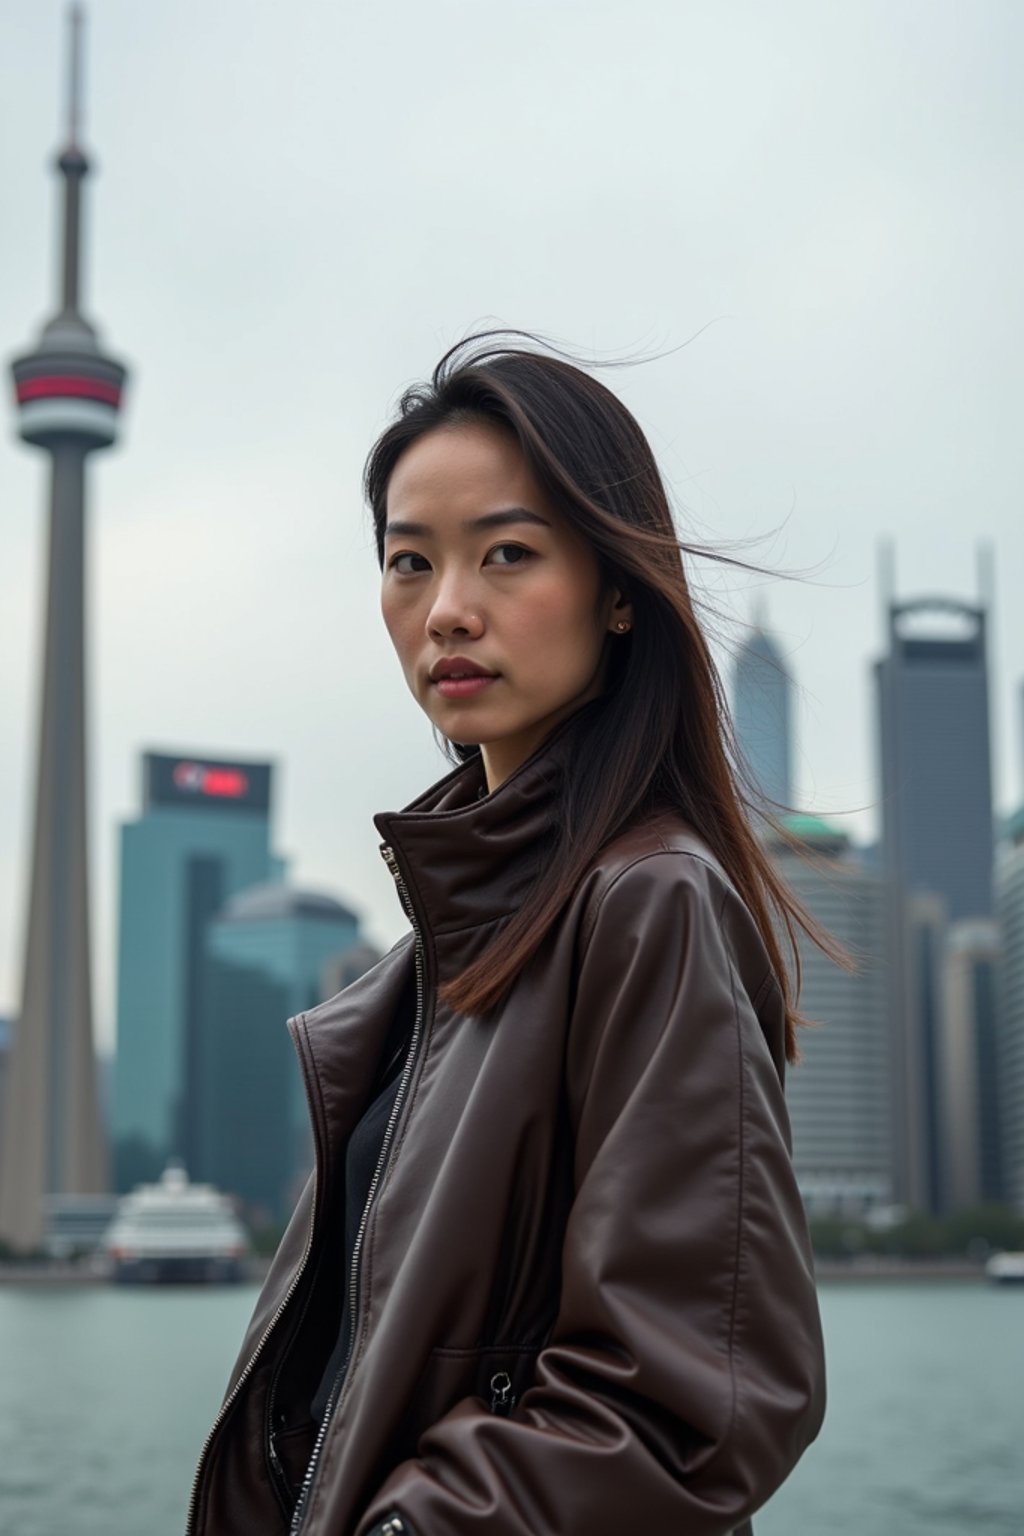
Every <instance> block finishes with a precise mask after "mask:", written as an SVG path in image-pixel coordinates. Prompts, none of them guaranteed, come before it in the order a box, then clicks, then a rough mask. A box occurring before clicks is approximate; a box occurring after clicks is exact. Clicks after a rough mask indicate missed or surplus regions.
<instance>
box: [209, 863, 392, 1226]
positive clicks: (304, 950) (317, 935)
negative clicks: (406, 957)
mask: <svg viewBox="0 0 1024 1536" xmlns="http://www.w3.org/2000/svg"><path fill="white" fill-rule="evenodd" d="M357 949H362V946H361V945H360V933H359V924H358V921H357V919H356V916H355V914H354V913H353V912H351V911H349V909H348V908H347V907H345V906H343V905H342V903H341V902H340V901H336V900H335V899H334V897H332V896H326V895H322V894H320V893H318V892H314V891H301V890H295V889H293V888H290V887H289V886H286V885H280V884H278V885H264V886H255V887H253V888H252V889H250V890H247V891H242V892H241V893H240V894H239V895H237V896H234V897H232V898H231V900H230V901H228V903H227V904H226V906H225V907H224V909H223V910H222V911H221V912H220V913H218V915H217V916H216V917H215V918H214V919H213V921H212V922H211V924H210V926H209V928H208V930H207V939H206V982H205V986H204V995H203V1023H202V1029H201V1041H200V1046H199V1057H200V1059H199V1070H198V1073H197V1079H198V1080H197V1084H196V1095H195V1100H194V1103H193V1105H192V1115H193V1117H194V1120H195V1143H196V1155H195V1157H194V1159H193V1162H194V1166H193V1167H191V1168H190V1172H192V1173H193V1175H194V1176H195V1177H197V1178H201V1179H206V1180H209V1181H210V1182H212V1183H214V1184H217V1185H218V1186H219V1187H220V1188H221V1189H224V1190H227V1191H228V1192H229V1193H230V1194H232V1195H235V1196H237V1197H238V1198H239V1199H241V1200H242V1201H243V1203H244V1205H245V1208H246V1212H247V1214H248V1215H250V1216H251V1217H262V1218H263V1219H264V1220H266V1219H274V1220H282V1219H284V1218H285V1217H287V1215H288V1214H289V1212H290V1211H291V1208H292V1206H293V1205H294V1203H295V1198H296V1196H297V1194H298V1192H299V1190H300V1189H301V1186H302V1184H303V1182H304V1181H305V1177H306V1175H307V1174H308V1173H309V1170H310V1168H311V1167H312V1153H313V1148H312V1141H311V1138H310V1134H309V1115H308V1111H307V1108H306V1097H305V1093H304V1091H303V1088H302V1080H301V1075H300V1072H299V1067H298V1062H297V1060H296V1058H295V1051H294V1049H293V1047H292V1042H291V1039H290V1038H289V1035H288V1031H287V1030H286V1028H285V1022H286V1020H287V1019H288V1018H289V1017H290V1016H291V1015H292V1014H296V1013H301V1012H302V1011H303V1009H306V1008H311V1007H313V1006H315V1004H317V1003H318V1002H321V1001H322V1000H323V998H325V997H327V996H329V995H330V986H329V983H327V982H326V978H325V974H324V973H325V970H327V969H328V965H329V963H330V969H331V970H334V969H336V968H337V965H338V964H339V962H340V961H341V957H342V956H343V955H345V956H351V955H352V954H353V952H354V951H356V950H357Z"/></svg>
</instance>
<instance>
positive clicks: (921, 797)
mask: <svg viewBox="0 0 1024 1536" xmlns="http://www.w3.org/2000/svg"><path fill="white" fill-rule="evenodd" d="M985 628H986V620H985V611H984V609H983V608H980V607H975V606H973V605H972V604H970V603H964V602H959V601H957V600H955V599H953V598H942V597H929V598H921V599H918V600H916V601H914V602H905V603H893V604H891V605H890V607H889V615H888V629H889V633H888V652H887V654H886V655H885V656H883V657H882V659H881V660H880V661H879V662H878V663H877V665H876V668H875V678H876V684H877V699H878V723H879V736H878V739H879V748H880V767H881V791H882V848H883V858H884V861H885V867H886V870H887V873H888V874H889V875H890V876H891V877H892V879H893V880H895V881H896V882H897V884H899V885H900V886H902V887H903V889H904V890H907V891H928V892H930V893H931V894H932V895H935V896H941V897H942V898H943V900H944V902H945V904H946V913H947V916H948V918H949V920H950V922H955V921H956V920H957V919H959V918H962V917H971V918H974V917H991V915H992V841H993V839H992V770H991V763H990V755H989V705H988V662H987V657H986V634H985Z"/></svg>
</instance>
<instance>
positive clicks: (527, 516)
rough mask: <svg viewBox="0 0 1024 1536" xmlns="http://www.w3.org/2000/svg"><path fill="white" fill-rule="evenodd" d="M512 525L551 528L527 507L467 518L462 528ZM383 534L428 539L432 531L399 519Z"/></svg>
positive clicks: (470, 529)
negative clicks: (534, 524) (530, 524)
mask: <svg viewBox="0 0 1024 1536" xmlns="http://www.w3.org/2000/svg"><path fill="white" fill-rule="evenodd" d="M512 523H537V524H539V526H540V527H541V528H550V527H551V524H550V522H549V521H548V519H547V518H546V517H541V515H540V513H539V512H531V511H530V510H529V508H528V507H502V508H501V509H500V510H499V511H497V512H484V513H483V514H482V515H481V516H480V517H469V518H467V519H466V520H465V522H464V523H463V525H462V526H463V528H465V529H467V531H469V532H475V531H476V530H477V529H480V528H507V527H509V526H510V525H511V524H512ZM384 533H385V536H386V537H387V536H389V535H390V536H393V537H395V538H404V539H429V538H430V537H431V535H432V533H433V529H431V528H430V527H429V526H428V525H427V524H426V523H412V522H408V521H406V520H404V519H401V518H399V519H396V520H395V521H394V522H393V523H388V524H387V525H386V527H385V529H384Z"/></svg>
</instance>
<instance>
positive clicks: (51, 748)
mask: <svg viewBox="0 0 1024 1536" xmlns="http://www.w3.org/2000/svg"><path fill="white" fill-rule="evenodd" d="M80 29H81V16H80V13H79V11H78V10H77V8H76V9H75V10H73V11H72V15H71V48H70V61H71V65H70V91H69V110H68V128H67V141H66V143H65V145H64V148H63V149H62V150H61V153H60V156H59V158H58V160H57V167H58V170H59V171H60V174H61V177H62V179H63V261H62V267H61V286H60V307H59V310H58V312H57V314H56V315H55V316H54V317H53V319H52V320H50V321H49V322H48V324H47V325H45V326H44V328H43V331H42V334H41V336H40V338H39V342H38V345H37V346H36V348H35V350H34V351H33V352H30V353H27V354H26V355H24V356H23V357H19V358H18V359H17V360H16V361H15V362H14V364H13V373H14V385H15V392H16V396H17V402H18V426H19V432H20V435H21V436H22V438H23V439H24V440H25V441H26V442H28V443H31V444H33V446H35V447H37V448H41V449H42V450H43V451H44V452H45V453H47V454H49V456H50V462H51V483H50V539H49V565H48V581H47V607H46V638H45V648H44V659H43V689H42V708H41V712H40V736H39V766H38V774H37V778H36V798H35V823H34V833H33V841H32V867H31V887H30V896H29V913H28V927H27V939H26V950H25V962H24V980H23V990H22V1002H21V1010H20V1013H19V1016H18V1020H17V1025H16V1029H15V1034H14V1041H13V1045H12V1048H11V1060H10V1067H9V1073H8V1093H7V1112H6V1114H5V1116H4V1140H3V1147H2V1149H0V1237H2V1238H4V1239H6V1240H7V1241H8V1242H9V1243H11V1244H12V1245H13V1246H15V1247H17V1248H21V1249H28V1248H33V1247H36V1246H38V1244H39V1243H40V1242H41V1239H42V1235H43V1201H44V1199H45V1197H47V1196H51V1195H62V1194H69V1195H74V1194H90V1193H95V1192H99V1191H102V1190H103V1189H105V1188H106V1184H107V1165H106V1149H105V1146H104V1140H103V1135H102V1130H101V1125H100V1116H99V1109H98V1102H97V1092H96V1064H95V1057H94V1052H93V1029H92V1003H91V992H92V984H91V974H90V957H89V911H88V885H89V882H88V864H87V838H86V793H85V774H86V762H85V752H86V735H85V591H84V556H85V488H86V460H87V458H88V456H89V454H90V453H93V452H94V451H95V450H96V449H99V448H107V447H109V446H110V445H111V444H112V443H113V442H114V440H115V437H116V434H117V420H118V412H119V409H120V405H121V394H122V389H123V387H124V381H125V369H124V368H123V366H122V365H121V364H120V363H118V362H116V361H115V360H114V359H113V358H111V357H108V356H107V355H106V354H105V353H103V352H102V351H101V350H100V347H99V344H98V341H97V338H96V332H95V330H94V328H93V326H92V325H91V324H90V323H89V322H88V320H86V319H85V317H84V315H83V314H82V311H81V307H80V294H81V216H82V207H81V201H82V182H83V180H84V178H85V176H86V174H87V173H88V171H89V161H88V160H87V158H86V156H85V153H84V151H83V149H82V145H81V141H80V91H79V79H80V52H81V50H80Z"/></svg>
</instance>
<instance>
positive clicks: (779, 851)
mask: <svg viewBox="0 0 1024 1536" xmlns="http://www.w3.org/2000/svg"><path fill="white" fill-rule="evenodd" d="M784 825H785V826H786V828H787V830H788V831H789V832H790V833H791V834H792V835H794V836H796V837H797V838H799V839H800V841H801V842H802V843H803V845H804V847H805V848H806V849H807V850H808V851H809V852H810V853H811V854H812V855H813V856H814V862H813V863H808V862H805V860H804V859H802V858H801V857H799V856H798V854H797V853H796V852H795V850H794V849H793V848H791V847H790V845H789V844H787V843H785V842H783V841H781V840H778V841H774V840H773V841H772V843H771V844H770V851H771V856H772V860H773V862H774V863H775V865H776V867H777V868H778V869H779V871H780V873H781V874H782V875H783V877H784V878H785V880H786V882H787V884H788V885H789V886H790V887H791V888H792V890H793V891H795V893H796V895H797V896H798V897H799V898H800V901H801V902H802V903H803V905H804V906H805V907H806V909H807V910H808V911H809V912H810V913H811V915H812V916H813V917H815V918H816V919H817V920H818V921H819V922H820V923H821V924H822V925H823V926H824V927H825V928H827V929H828V930H829V932H830V933H832V934H834V935H835V937H836V938H837V939H839V940H840V941H841V942H842V943H843V944H845V945H846V947H847V949H849V950H850V951H851V953H852V954H853V956H854V958H855V959H856V961H857V970H856V971H854V972H852V973H850V972H847V971H843V970H841V969H840V968H839V967H838V966H837V965H836V964H835V963H834V962H833V961H831V960H830V959H829V958H828V956H827V955H824V954H822V952H821V950H819V949H818V948H817V947H816V946H815V945H814V944H811V943H810V942H809V941H808V940H806V939H804V938H803V937H802V936H801V939H800V959H801V965H802V972H803V979H802V985H801V990H800V1010H801V1012H802V1013H803V1014H804V1015H805V1016H806V1017H807V1018H808V1019H810V1020H811V1021H812V1022H813V1023H814V1024H816V1025H818V1026H820V1027H818V1028H814V1029H807V1030H804V1031H802V1032H801V1035H800V1051H801V1056H802V1060H801V1062H800V1064H799V1065H798V1066H797V1067H795V1068H794V1069H793V1070H792V1071H791V1072H790V1073H789V1075H788V1077H787V1080H786V1099H787V1103H788V1105H789V1115H790V1121H791V1123H792V1127H793V1162H794V1166H795V1168H796V1176H797V1182H798V1183H799V1185H800V1192H801V1194H802V1195H803V1197H804V1201H805V1202H806V1204H807V1206H808V1209H809V1210H810V1211H812V1212H813V1213H815V1214H822V1215H824V1214H832V1213H838V1212H846V1213H851V1214H852V1213H860V1212H863V1211H865V1210H867V1209H870V1208H871V1207H872V1206H878V1205H883V1206H884V1205H888V1204H889V1203H890V1202H891V1200H892V1145H891V1126H892V1106H891V1100H890V1094H891V1084H890V1078H889V1049H890V1047H889V1036H890V1023H889V983H888V976H887V974H886V957H885V923H886V899H885V885H884V882H883V881H882V880H881V878H880V877H879V876H878V875H877V874H876V873H874V872H873V871H871V870H867V869H865V868H864V867H863V866H862V864H861V863H860V861H859V860H858V858H857V856H856V854H855V852H854V850H853V849H852V848H851V847H850V844H849V839H848V838H847V837H846V835H845V833H843V832H840V831H838V830H836V829H835V828H834V827H831V826H829V825H828V823H827V822H824V821H820V820H818V818H817V817H814V816H790V817H787V818H785V821H784Z"/></svg>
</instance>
